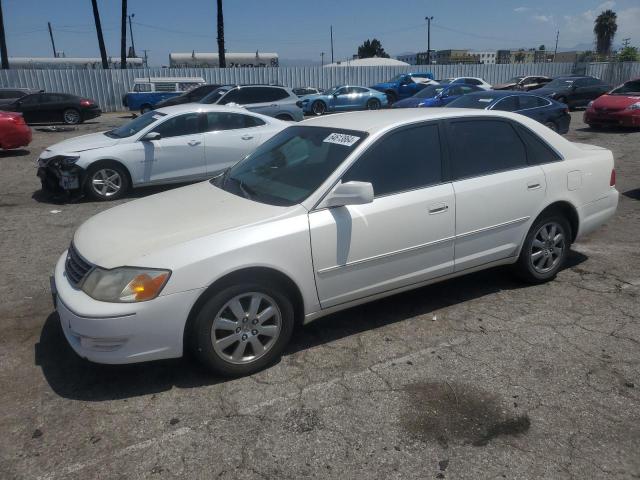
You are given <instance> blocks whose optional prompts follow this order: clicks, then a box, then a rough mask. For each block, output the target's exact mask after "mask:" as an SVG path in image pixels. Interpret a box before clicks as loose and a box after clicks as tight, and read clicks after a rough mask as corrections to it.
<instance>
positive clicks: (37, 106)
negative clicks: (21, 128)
mask: <svg viewBox="0 0 640 480" xmlns="http://www.w3.org/2000/svg"><path fill="white" fill-rule="evenodd" d="M43 96H44V95H43V94H42V93H33V94H31V95H25V96H24V97H22V98H21V99H20V100H18V101H17V102H16V111H18V112H22V116H23V117H24V120H25V122H27V123H35V122H44V121H46V118H45V115H44V111H43V110H42V97H43Z"/></svg>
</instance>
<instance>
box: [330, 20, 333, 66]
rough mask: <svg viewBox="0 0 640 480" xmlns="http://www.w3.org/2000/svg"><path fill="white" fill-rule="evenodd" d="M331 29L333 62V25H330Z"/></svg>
mask: <svg viewBox="0 0 640 480" xmlns="http://www.w3.org/2000/svg"><path fill="white" fill-rule="evenodd" d="M330 29H331V30H330V31H331V63H333V25H331V27H330Z"/></svg>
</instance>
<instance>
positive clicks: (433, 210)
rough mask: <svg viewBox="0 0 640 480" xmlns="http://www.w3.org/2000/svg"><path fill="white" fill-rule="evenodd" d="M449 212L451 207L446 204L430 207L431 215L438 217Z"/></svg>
mask: <svg viewBox="0 0 640 480" xmlns="http://www.w3.org/2000/svg"><path fill="white" fill-rule="evenodd" d="M447 210H449V205H447V204H446V203H438V204H436V205H431V206H430V207H429V215H436V214H438V213H444V212H446V211H447Z"/></svg>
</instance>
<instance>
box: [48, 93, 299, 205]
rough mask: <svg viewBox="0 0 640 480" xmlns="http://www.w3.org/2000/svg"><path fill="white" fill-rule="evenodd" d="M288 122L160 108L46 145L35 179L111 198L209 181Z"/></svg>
mask: <svg viewBox="0 0 640 480" xmlns="http://www.w3.org/2000/svg"><path fill="white" fill-rule="evenodd" d="M288 125H289V124H288V123H287V122H284V121H281V120H277V119H275V118H272V117H267V116H265V115H260V114H258V113H253V112H250V111H248V110H245V109H243V108H239V107H227V106H218V105H200V104H186V105H177V106H173V107H166V108H161V109H158V110H155V111H151V112H147V113H145V114H144V115H141V116H140V117H138V118H136V119H135V120H132V121H130V122H128V123H126V124H125V125H123V126H121V127H118V128H114V129H113V130H109V131H108V132H101V133H92V134H89V135H82V136H80V137H75V138H71V139H69V140H65V141H63V142H60V143H56V144H55V145H52V146H51V147H49V148H47V149H46V150H45V151H44V152H42V154H41V155H40V158H39V160H38V167H39V168H38V176H39V177H40V180H41V182H42V187H43V189H45V190H49V191H59V190H84V192H85V193H86V194H87V195H88V196H89V197H91V198H93V199H95V200H115V199H116V198H120V197H122V196H123V195H124V194H125V193H126V192H127V191H128V190H129V189H130V188H133V187H140V186H145V185H158V184H166V183H181V182H189V181H193V180H202V179H205V178H211V177H212V176H214V175H215V174H216V173H217V172H220V171H221V170H224V169H225V168H228V167H230V166H231V165H233V164H234V163H236V162H238V161H239V160H241V159H242V158H244V157H245V156H246V155H247V154H248V153H250V152H252V151H253V150H255V149H256V147H257V146H258V145H260V144H261V143H262V142H264V141H265V140H268V139H269V138H271V137H272V136H273V135H275V134H276V133H278V132H280V131H281V130H282V129H284V128H286V127H287V126H288Z"/></svg>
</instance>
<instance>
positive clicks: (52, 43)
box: [47, 22, 58, 58]
mask: <svg viewBox="0 0 640 480" xmlns="http://www.w3.org/2000/svg"><path fill="white" fill-rule="evenodd" d="M47 26H48V27H49V36H50V37H51V47H52V48H53V58H58V52H56V43H55V42H54V41H53V30H51V22H47Z"/></svg>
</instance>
